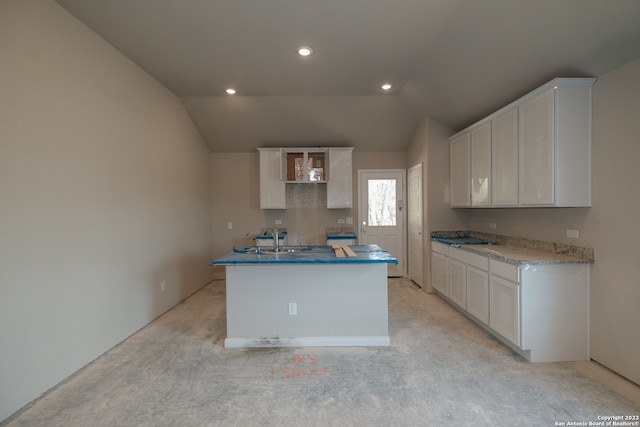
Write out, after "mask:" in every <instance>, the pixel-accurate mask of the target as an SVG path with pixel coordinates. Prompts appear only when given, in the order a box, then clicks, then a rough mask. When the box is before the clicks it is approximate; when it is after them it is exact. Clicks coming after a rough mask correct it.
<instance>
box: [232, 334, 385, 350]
mask: <svg viewBox="0 0 640 427" xmlns="http://www.w3.org/2000/svg"><path fill="white" fill-rule="evenodd" d="M390 345H391V341H390V339H389V337H388V336H387V337H385V336H380V337H298V338H226V339H225V340H224V346H225V347H227V348H246V347H365V346H366V347H389V346H390Z"/></svg>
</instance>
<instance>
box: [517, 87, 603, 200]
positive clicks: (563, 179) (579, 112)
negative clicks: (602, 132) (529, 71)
mask: <svg viewBox="0 0 640 427" xmlns="http://www.w3.org/2000/svg"><path fill="white" fill-rule="evenodd" d="M557 80H558V81H557V84H555V85H553V86H552V87H551V88H548V89H546V90H545V91H543V92H542V93H540V94H538V95H537V96H535V97H534V98H533V99H531V100H530V101H527V102H525V103H523V104H522V106H521V107H520V205H522V206H562V207H564V206H566V207H576V206H591V86H592V85H593V83H594V82H595V79H557Z"/></svg>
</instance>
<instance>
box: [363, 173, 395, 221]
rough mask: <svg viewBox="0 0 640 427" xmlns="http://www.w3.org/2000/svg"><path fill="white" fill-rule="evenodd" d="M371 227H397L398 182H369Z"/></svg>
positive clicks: (385, 180)
mask: <svg viewBox="0 0 640 427" xmlns="http://www.w3.org/2000/svg"><path fill="white" fill-rule="evenodd" d="M368 184H369V185H368V197H367V200H368V205H369V213H368V217H369V226H370V227H376V226H377V227H383V226H392V227H395V226H396V221H397V219H396V180H395V179H370V180H368Z"/></svg>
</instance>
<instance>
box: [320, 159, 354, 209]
mask: <svg viewBox="0 0 640 427" xmlns="http://www.w3.org/2000/svg"><path fill="white" fill-rule="evenodd" d="M352 150H353V149H352V148H348V149H345V148H330V149H329V176H328V178H326V179H327V208H329V209H349V208H351V207H353V201H352V199H353V197H352V193H353V189H352V181H353V177H352V173H353V172H352V168H353V167H352V153H351V151H352Z"/></svg>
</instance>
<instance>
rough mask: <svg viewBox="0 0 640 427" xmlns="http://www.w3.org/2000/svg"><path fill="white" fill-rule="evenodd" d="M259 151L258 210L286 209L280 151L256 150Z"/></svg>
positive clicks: (274, 149) (270, 149)
mask: <svg viewBox="0 0 640 427" xmlns="http://www.w3.org/2000/svg"><path fill="white" fill-rule="evenodd" d="M258 151H260V209H286V208H287V192H286V187H285V182H284V180H283V179H282V170H283V168H282V150H281V149H280V148H258Z"/></svg>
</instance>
